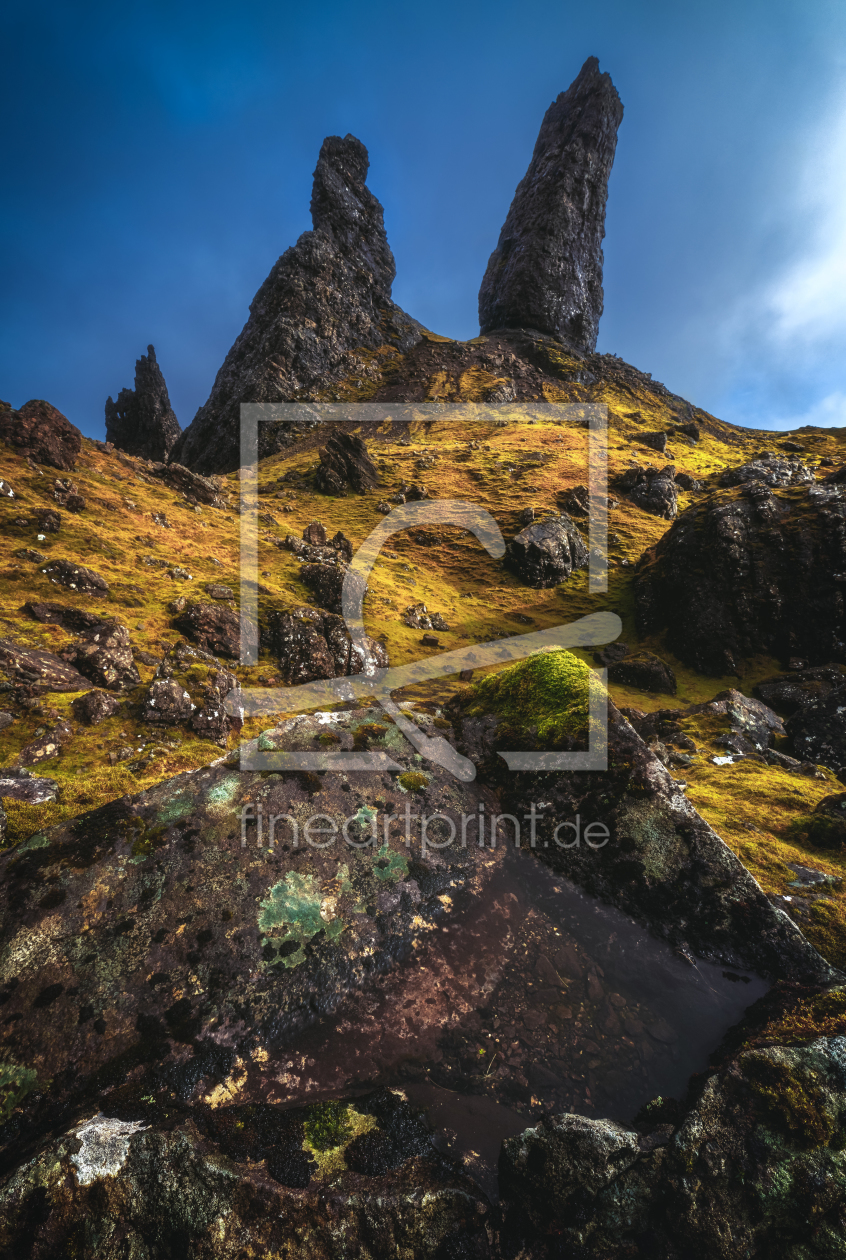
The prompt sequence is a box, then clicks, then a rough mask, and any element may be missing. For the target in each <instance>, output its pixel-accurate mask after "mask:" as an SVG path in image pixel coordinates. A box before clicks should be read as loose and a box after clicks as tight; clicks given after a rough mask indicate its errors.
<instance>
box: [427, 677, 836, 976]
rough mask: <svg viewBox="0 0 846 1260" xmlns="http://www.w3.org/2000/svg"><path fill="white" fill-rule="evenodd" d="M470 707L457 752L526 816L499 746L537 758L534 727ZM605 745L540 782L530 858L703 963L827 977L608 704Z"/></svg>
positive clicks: (508, 806)
mask: <svg viewBox="0 0 846 1260" xmlns="http://www.w3.org/2000/svg"><path fill="white" fill-rule="evenodd" d="M751 703H752V704H753V705H754V704H757V703H758V702H756V701H752V702H751ZM473 707H474V698H473V689H472V688H468V689H467V690H466V691H464V692H459V693H458V694H457V695H456V697H455V698H454V699H453V701H452V702H451V703H450V706H449V709H448V712H449V715H450V717H451V719H452V721H453V726H454V728H455V730H456V734H457V735H458V748H459V751H460V752H463V753H466V754H467V755H468V756H470V757H471V758H472V760H473V761H474V762H475V763H476V765H477V766H478V767H479V768H480V773H481V776H482V778H483V780H484V781H487V782H489V783H491V784H496V786H497V788H498V790H499V792H500V801H501V808H502V809H503V810H506V811H507V812H508V813H509V814H511V815H513V816H514V817H518V818H519V817H528V816H529V810H530V806H531V802H532V801H537V794H538V775H537V774H536V773H532V772H528V771H518V772H514V771H512V772H510V773H509V772H507V771H505V772H504V771H503V770H502V769H500V767H501V766H502V759H501V758H500V757H499V756H498V749H500V748H508V749H520V748H522V749H526V750H532V751H539V752H540V751H543V750H544V745H543V742H542V741H541V742H539V741H538V739H537V736H536V735H532V733H531V731H529V732H528V733H526V734H525V735H523V736H521V735H520V734H519V732H515V730H514V729H513V724H511V725H509V723H508V722H507V721H502V722H501V721H500V720H499V719H498V718H497V717H496V716H495V715H487V716H472V715H471V714H472V709H473ZM761 707H762V708H763V707H764V706H761ZM773 716H774V715H773ZM776 720H777V719H776ZM607 739H608V742H607V748H608V770H607V771H606V772H605V773H603V774H601V775H597V774H596V773H594V772H593V771H589V770H586V771H561V770H559V771H557V772H556V773H554V774H548V775H545V776H544V780H543V799H544V802H545V804H544V809H543V813H542V816H541V817H539V820H538V823H537V833H536V834H537V844H536V853H537V854H538V856H539V857H541V858H542V859H543V860H544V861H545V862H548V863H549V865H550V866H552V868H553V869H554V870H556V871H559V872H561V873H562V874H564V875H566V876H567V877H568V878H570V879H573V880H574V881H575V882H576V883H577V884H579V885H580V886H581V887H583V888H585V889H586V890H587V891H588V892H589V893H591V894H592V895H593V896H598V897H599V898H600V899H601V900H603V901H607V902H610V903H611V904H612V905H616V906H619V907H620V908H621V909H622V910H624V911H625V912H626V913H628V914H631V915H633V916H634V917H635V918H637V919H639V920H640V921H641V922H645V923H647V924H648V925H649V926H650V927H651V928H652V929H653V931H655V932H656V933H657V934H658V935H659V936H661V937H664V938H665V939H668V940H669V941H670V942H671V943H672V944H673V945H676V946H683V947H685V948H686V949H688V950H689V951H691V952H693V953H694V954H698V955H699V956H700V957H702V958H706V959H709V960H712V961H715V962H721V963H723V964H728V965H729V966H740V967H749V968H751V969H752V970H756V971H758V972H759V973H760V974H762V975H765V976H771V977H778V978H782V979H791V980H795V981H802V982H815V983H824V982H826V979H827V978H828V979H829V980H831V979H833V978H835V977H836V974H837V973H835V972H834V971H833V969H832V968H831V967H830V966H829V964H828V963H827V962H825V960H824V959H823V958H822V957H821V956H820V955H819V954H818V953H817V951H816V950H815V949H814V948H813V947H812V946H811V945H810V943H809V942H808V941H807V940H806V939H805V937H804V936H803V935H802V933H801V932H800V931H799V929H798V928H797V927H796V926H795V924H794V923H792V922H791V921H790V920H789V919H788V918H787V916H786V915H784V914H783V913H782V912H781V911H780V910H778V909H777V908H776V907H775V906H772V905H771V904H770V902H769V900H768V899H767V897H766V896H765V895H764V893H763V892H762V890H761V888H760V887H759V886H758V884H757V883H756V882H755V880H754V879H753V878H752V876H751V875H750V874H749V872H748V871H747V870H746V869H745V867H744V866H743V865H742V864H741V862H740V860H739V859H738V858H737V857H736V856H735V855H734V853H732V852H731V850H730V849H729V848H728V846H727V845H725V844H724V843H723V841H722V840H721V839H720V837H719V836H718V835H717V834H716V832H714V831H713V830H712V828H711V827H710V826H709V825H708V823H706V822H705V820H704V819H703V818H702V817H701V816H700V815H699V814H698V813H697V812H696V810H695V809H694V807H693V805H691V803H690V802H689V801H688V800H687V798H686V797H685V796H684V793H683V791H682V790H681V789H680V787H679V785H678V784H677V783H675V782H674V780H673V778H672V776H671V775H670V773H669V771H668V770H667V769H666V768H665V767H664V766H663V765H662V764H661V762H660V761H659V759H658V758H657V757H656V756H655V754H654V753H653V752H652V751H651V750H650V748H648V747H647V745H646V744H645V743H644V741H643V740H642V739H641V737H640V736H639V735H638V734H637V732H636V731H635V730H634V728H633V727H632V726H631V725H630V723H629V722H628V721H626V719H625V718H624V717H623V716H622V714H621V713H620V712H619V710H618V709H617V708H616V707H615V706H614V705H613V704H612V703H610V702H609V705H608V737H607ZM577 817H578V818H579V819H580V820H581V823H580V824H579V823H577ZM588 822H591V823H594V824H600V825H602V826H603V827H604V828H605V829H606V835H605V836H603V833H602V832H599V834H597V829H596V828H594V830H593V836H592V840H591V843H588V842H587V840H588V836H587V831H583V833H580V831H578V830H576V828H577V826H580V827H581V828H582V829H584V828H586V827H587V825H588ZM564 824H567V828H566V829H565V828H564ZM575 837H578V840H576V839H575Z"/></svg>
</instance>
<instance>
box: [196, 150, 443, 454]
mask: <svg viewBox="0 0 846 1260" xmlns="http://www.w3.org/2000/svg"><path fill="white" fill-rule="evenodd" d="M368 165H369V162H368V157H367V150H366V149H365V147H364V145H363V144H362V143H361V141H360V140H357V139H356V138H355V136H351V135H348V136H346V137H345V138H344V139H341V138H340V137H339V136H329V137H328V138H327V139H326V140H324V142H323V145H322V147H321V150H320V157H319V158H318V162H317V167H316V169H315V172H314V186H313V190H312V198H311V214H312V223H313V230H312V231H311V232H304V233H303V235H302V236H301V237H300V238H299V240H298V241H297V243H296V245H294V246H292V247H291V248H290V249H288V250H286V252H285V253H284V254H283V255H282V257H281V258H280V259H279V260H278V262H277V263H276V264H275V266H274V267H273V269H272V271H271V272H270V275H269V276H268V277H267V279H266V280H265V282H264V284H263V285H262V286H261V288H260V289H259V291H258V293H257V294H256V296H255V298H254V299H253V302H252V305H251V307H250V318H249V319H248V321H247V323H246V324H245V326H244V328H243V330H242V332H241V333H240V335H239V337H238V339H237V341H236V342H235V344H234V345H233V347H232V349H231V350H230V351H229V354H228V355H227V356H226V360H225V362H224V364H223V366H222V367H221V369H220V371H219V372H218V374H217V378H216V380H215V383H214V387H213V389H212V392H211V394H210V396H209V399H208V401H207V402H206V403H205V404H204V405H203V406H202V407H201V408H200V410H199V411H198V412H197V415H196V416H195V417H194V420H193V422H192V423H191V425H190V426H189V428H188V429H186V431H185V433H184V434H183V436H182V437H181V438H180V440H179V442H178V443H177V445H176V447H175V449H174V451H173V457H174V458H175V459H178V460H179V461H180V462H181V463H184V464H187V465H189V466H190V467H191V468H194V469H195V470H197V471H198V472H223V471H229V470H231V469H234V468H238V467H239V465H240V462H241V460H240V450H239V433H240V415H239V408H240V404H241V403H247V402H267V403H274V402H285V401H289V400H291V399H292V398H302V397H303V396H306V397H308V396H310V395H311V394H313V393H314V391H317V390H325V389H326V387H327V386H329V385H331V382H332V381H333V380H337V379H338V378H339V377H341V376H343V375H344V373H345V365H347V366H348V365H349V363H350V356H351V355H352V354H353V352H354V351H356V350H357V349H360V348H364V349H367V348H375V347H377V346H381V345H385V344H387V345H390V346H392V347H395V348H397V349H400V350H405V349H408V348H409V347H410V346H412V345H414V344H415V343H416V342H417V341H419V339H420V335H421V334H420V332H419V325H418V324H417V323H416V321H414V320H412V319H411V318H410V317H409V316H408V315H406V314H405V313H404V312H403V311H401V310H400V309H399V307H398V306H396V305H395V303H394V302H392V301H391V285H392V283H393V279H394V275H395V273H396V267H395V264H394V258H393V254H392V253H391V250H390V247H389V245H388V240H387V236H386V234H385V227H384V222H383V216H382V207H381V206H380V204H379V202H378V201H377V200H376V198H375V197H374V196H373V194H372V193H371V192H370V190H369V189H368V188H367V186H366V184H365V179H366V176H367V168H368ZM259 438H260V441H259V453H260V456H262V457H263V456H264V455H265V454H270V453H272V452H273V451H275V450H277V449H279V448H280V447H281V446H282V445H284V444H285V441H286V440H287V435H286V432H285V425H284V423H283V424H281V425H274V424H269V423H268V424H262V425H260V426H259Z"/></svg>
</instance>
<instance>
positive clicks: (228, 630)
mask: <svg viewBox="0 0 846 1260" xmlns="http://www.w3.org/2000/svg"><path fill="white" fill-rule="evenodd" d="M173 624H174V625H175V626H176V628H177V630H181V632H182V633H183V634H184V635H185V637H186V639H190V640H191V642H192V643H196V644H197V646H198V647H200V648H202V649H203V651H205V652H212V653H214V654H216V655H220V656H240V655H241V615H240V613H238V612H236V611H235V609H234V608H228V607H227V606H226V605H225V604H224V605H221V604H208V603H206V602H205V601H204V600H190V601H189V602H188V603H187V604H186V606H185V608H184V609H183V611H182V612H181V613H180V614H179V615H178V616H177V617H176V618H175V619H174V623H173ZM249 632H250V634H251V636H253V637H254V636H255V633H256V632H255V629H254V628H253V627H250V629H249Z"/></svg>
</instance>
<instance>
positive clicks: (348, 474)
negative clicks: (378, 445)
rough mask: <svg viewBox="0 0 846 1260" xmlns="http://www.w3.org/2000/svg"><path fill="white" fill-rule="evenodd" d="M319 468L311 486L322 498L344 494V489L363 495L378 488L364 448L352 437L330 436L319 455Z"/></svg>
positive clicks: (360, 441)
mask: <svg viewBox="0 0 846 1260" xmlns="http://www.w3.org/2000/svg"><path fill="white" fill-rule="evenodd" d="M319 455H320V467H319V468H318V470H317V476H316V478H315V482H316V484H317V488H318V490H322V491H323V493H324V494H346V491H347V488H348V487H349V488H350V489H352V490H356V491H358V493H359V494H364V493H365V491H367V490H372V489H373V487H374V486H378V484H379V474H378V472H377V471H376V465H375V464H374V463H373V460H372V459H371V458H370V456H369V455H368V453H367V444H366V443H365V441H364V439H363V438H360V437H359V436H358V434H356V433H347V432H345V431H344V430H343V429H340V430H339V431H338V432H336V433H333V434H332V435H331V436H330V438H329V441H328V442H327V443H326V445H325V446H322V447H321V448H320V451H319Z"/></svg>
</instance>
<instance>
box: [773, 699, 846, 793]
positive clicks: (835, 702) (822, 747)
mask: <svg viewBox="0 0 846 1260" xmlns="http://www.w3.org/2000/svg"><path fill="white" fill-rule="evenodd" d="M785 726H786V730H787V733H788V735H789V736H790V741H791V744H792V748H793V753H794V756H796V757H798V758H799V760H800V761H811V762H813V763H814V764H815V765H824V766H828V767H829V769H831V770H833V771H834V772H835V774H837V775H838V777H839V778H841V779H842V778H843V775H844V773H846V683H844V685H842V686H840V687H837V688H835V689H833V690H832V691H829V692H828V694H827V695H825V696H823V697H822V698H821V699H818V700H811V701H810V702H809V703H808V704H806V705H804V706H803V707H802V708H801V709H799V710H798V712H796V713H794V714H793V716H792V717H790V718H788V720H787V722H786V724H785Z"/></svg>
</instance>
